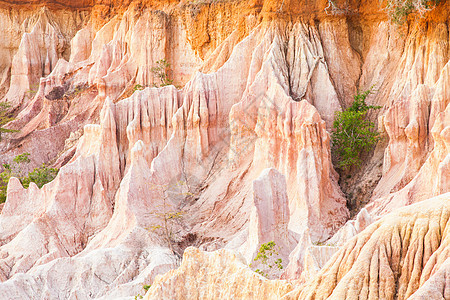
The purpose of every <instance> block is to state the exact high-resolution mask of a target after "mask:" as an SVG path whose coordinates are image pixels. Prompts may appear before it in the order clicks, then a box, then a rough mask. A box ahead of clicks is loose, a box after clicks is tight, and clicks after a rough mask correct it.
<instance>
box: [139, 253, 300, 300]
mask: <svg viewBox="0 0 450 300" xmlns="http://www.w3.org/2000/svg"><path fill="white" fill-rule="evenodd" d="M292 288H293V287H292V285H291V284H290V283H289V282H287V281H282V280H268V279H266V278H264V277H263V276H261V275H259V274H257V273H255V272H253V271H252V270H250V269H249V268H248V266H247V264H246V263H245V260H244V258H243V257H242V256H241V255H240V254H236V253H233V252H231V251H229V250H217V251H214V252H203V251H201V250H198V249H195V248H188V249H186V251H185V252H184V256H183V262H182V264H181V266H180V267H179V268H178V269H176V270H171V271H169V272H167V273H166V274H164V275H162V276H159V277H157V278H156V280H155V281H154V283H153V284H152V287H151V288H150V290H149V291H148V294H147V295H146V296H145V298H144V299H280V297H281V296H282V295H284V294H286V292H289V291H290V290H291V289H292Z"/></svg>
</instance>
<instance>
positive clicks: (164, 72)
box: [151, 59, 173, 87]
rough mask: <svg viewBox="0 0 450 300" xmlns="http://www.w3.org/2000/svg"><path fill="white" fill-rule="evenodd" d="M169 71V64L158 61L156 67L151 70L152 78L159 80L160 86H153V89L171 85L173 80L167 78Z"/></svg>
mask: <svg viewBox="0 0 450 300" xmlns="http://www.w3.org/2000/svg"><path fill="white" fill-rule="evenodd" d="M169 70H170V63H168V62H167V61H166V60H165V59H161V60H158V61H157V62H156V67H153V68H152V69H151V71H152V73H153V76H154V77H156V79H158V80H159V82H160V84H156V83H155V84H154V86H155V87H161V86H166V85H171V84H173V80H172V79H170V78H169V74H168V71H169Z"/></svg>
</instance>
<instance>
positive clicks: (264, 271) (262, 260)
mask: <svg viewBox="0 0 450 300" xmlns="http://www.w3.org/2000/svg"><path fill="white" fill-rule="evenodd" d="M277 255H278V251H277V249H276V244H275V242H274V241H270V242H267V243H265V244H261V246H260V248H259V252H258V254H257V255H256V257H255V259H254V261H255V262H256V263H259V264H260V265H261V268H258V269H256V270H255V272H256V273H258V274H260V275H262V276H264V277H266V278H269V275H270V272H271V271H272V270H282V269H283V265H282V263H283V260H282V259H281V258H279V257H277ZM250 267H252V264H250Z"/></svg>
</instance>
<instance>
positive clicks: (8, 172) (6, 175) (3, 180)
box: [0, 153, 58, 203]
mask: <svg viewBox="0 0 450 300" xmlns="http://www.w3.org/2000/svg"><path fill="white" fill-rule="evenodd" d="M29 155H30V153H22V154H20V155H17V156H16V157H14V159H13V161H12V162H11V163H8V164H3V169H4V170H3V172H2V173H0V203H3V202H5V201H6V189H7V187H8V182H9V179H10V178H11V177H17V178H18V179H19V180H20V182H21V183H22V185H23V187H24V188H28V187H29V186H30V183H31V182H34V183H35V184H36V185H37V186H38V187H39V188H42V186H43V185H44V184H46V183H48V182H50V181H52V180H53V179H55V177H56V175H57V174H58V169H55V168H48V167H47V166H46V165H45V164H42V166H41V167H40V168H35V169H34V170H33V171H31V172H30V173H28V174H26V175H25V172H24V168H23V165H24V164H27V163H29V162H30V159H29Z"/></svg>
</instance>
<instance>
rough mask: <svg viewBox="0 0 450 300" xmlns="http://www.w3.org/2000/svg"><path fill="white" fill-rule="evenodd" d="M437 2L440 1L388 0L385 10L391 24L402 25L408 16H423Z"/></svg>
mask: <svg viewBox="0 0 450 300" xmlns="http://www.w3.org/2000/svg"><path fill="white" fill-rule="evenodd" d="M439 2H440V0H388V2H387V5H386V7H385V9H386V11H387V13H388V15H389V16H390V18H391V20H392V22H394V23H397V24H403V23H404V22H405V21H406V19H407V18H408V15H409V14H411V13H416V12H417V13H419V14H420V15H423V14H424V13H425V12H427V11H429V10H431V9H433V8H434V7H435V6H436V5H437V4H438V3H439Z"/></svg>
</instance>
